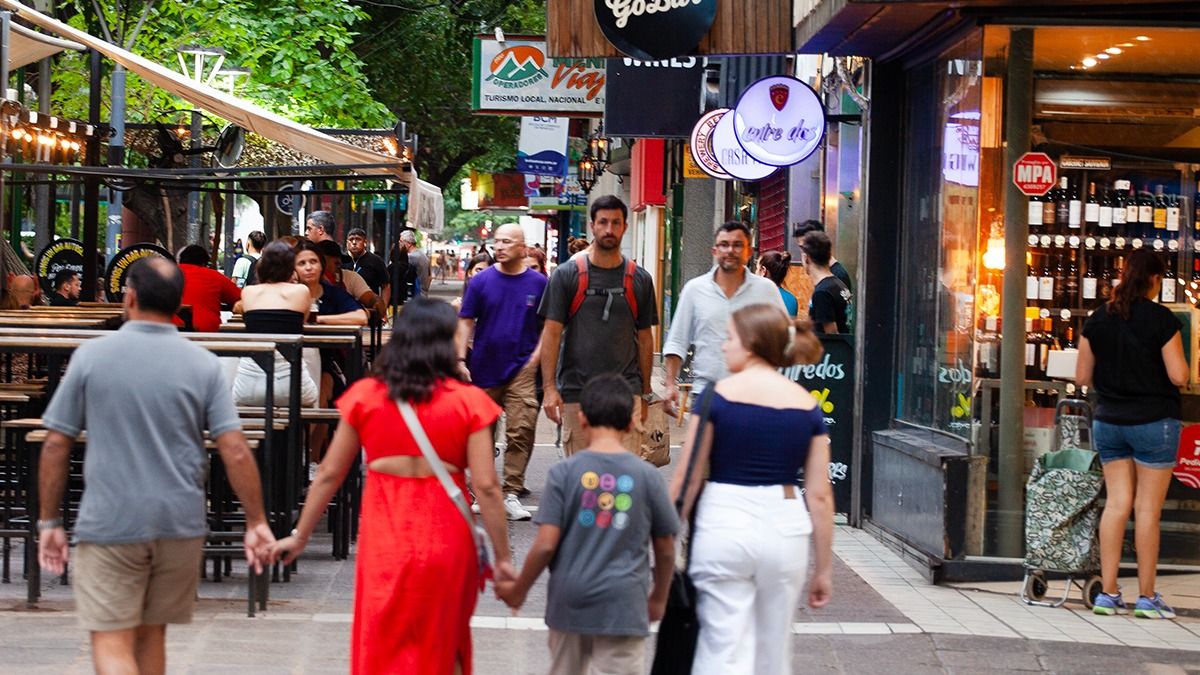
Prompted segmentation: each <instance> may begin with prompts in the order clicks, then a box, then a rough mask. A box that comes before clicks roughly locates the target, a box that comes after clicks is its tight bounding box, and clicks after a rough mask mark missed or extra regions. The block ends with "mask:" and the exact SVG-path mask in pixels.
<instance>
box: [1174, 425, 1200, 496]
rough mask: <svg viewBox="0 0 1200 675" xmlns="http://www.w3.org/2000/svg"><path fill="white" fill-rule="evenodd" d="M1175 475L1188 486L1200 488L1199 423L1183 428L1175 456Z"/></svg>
mask: <svg viewBox="0 0 1200 675" xmlns="http://www.w3.org/2000/svg"><path fill="white" fill-rule="evenodd" d="M1174 474H1175V477H1176V478H1178V479H1179V482H1180V483H1183V484H1184V485H1186V486H1188V487H1190V488H1200V424H1192V425H1189V426H1186V427H1184V428H1183V432H1182V433H1180V434H1179V452H1178V454H1177V455H1176V457H1175V471H1174Z"/></svg>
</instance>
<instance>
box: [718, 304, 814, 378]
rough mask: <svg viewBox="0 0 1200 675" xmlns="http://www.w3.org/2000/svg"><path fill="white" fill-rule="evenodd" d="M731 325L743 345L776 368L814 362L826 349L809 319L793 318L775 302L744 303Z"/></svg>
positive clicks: (735, 313)
mask: <svg viewBox="0 0 1200 675" xmlns="http://www.w3.org/2000/svg"><path fill="white" fill-rule="evenodd" d="M733 328H734V330H736V331H737V334H738V338H739V339H741V341H742V346H743V347H745V348H746V349H747V350H748V351H750V352H751V353H752V354H754V355H755V356H758V357H759V358H761V359H763V360H764V361H766V362H767V363H769V364H771V365H772V366H775V367H776V368H786V367H788V366H794V365H797V364H801V365H804V364H809V363H816V362H817V361H818V360H820V358H821V355H822V354H823V353H824V352H825V349H824V347H822V346H821V341H820V339H818V338H817V335H816V333H815V332H814V331H813V328H812V322H811V321H793V320H792V319H791V317H789V316H788V315H787V313H786V312H784V311H783V308H782V307H776V306H775V305H767V304H758V305H747V306H745V307H743V308H741V309H739V310H737V311H736V312H734V313H733Z"/></svg>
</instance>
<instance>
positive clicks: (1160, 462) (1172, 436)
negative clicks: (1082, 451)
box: [1092, 418, 1183, 469]
mask: <svg viewBox="0 0 1200 675" xmlns="http://www.w3.org/2000/svg"><path fill="white" fill-rule="evenodd" d="M1181 428H1183V424H1182V423H1181V422H1180V421H1179V420H1174V419H1170V418H1167V419H1161V420H1155V421H1154V422H1147V423H1146V424H1132V425H1122V424H1109V423H1108V422H1101V421H1099V420H1095V421H1093V422H1092V445H1093V446H1094V447H1095V449H1096V452H1097V453H1099V454H1100V463H1101V464H1108V463H1109V462H1112V461H1116V460H1118V459H1132V460H1133V461H1135V462H1137V463H1138V464H1140V465H1142V466H1144V467H1146V468H1148V469H1168V468H1171V467H1173V466H1175V455H1176V451H1177V449H1178V447H1179V430H1180V429H1181Z"/></svg>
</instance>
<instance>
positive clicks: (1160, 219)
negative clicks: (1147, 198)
mask: <svg viewBox="0 0 1200 675" xmlns="http://www.w3.org/2000/svg"><path fill="white" fill-rule="evenodd" d="M1150 217H1151V218H1152V219H1153V221H1154V230H1155V232H1156V233H1157V232H1160V231H1164V230H1166V229H1167V198H1166V196H1165V195H1163V186H1161V185H1156V186H1154V206H1153V207H1152V211H1151V215H1150Z"/></svg>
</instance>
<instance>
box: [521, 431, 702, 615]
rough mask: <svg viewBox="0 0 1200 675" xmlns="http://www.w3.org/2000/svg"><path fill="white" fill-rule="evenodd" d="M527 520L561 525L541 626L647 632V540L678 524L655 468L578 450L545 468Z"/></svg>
mask: <svg viewBox="0 0 1200 675" xmlns="http://www.w3.org/2000/svg"><path fill="white" fill-rule="evenodd" d="M534 522H536V523H538V524H544V525H557V526H558V527H560V528H562V538H561V539H560V540H559V543H558V552H557V553H556V554H555V556H554V560H553V561H551V563H550V587H549V593H548V598H547V601H546V625H547V626H549V627H551V628H553V629H555V630H559V631H564V632H569V633H584V634H589V635H641V636H645V635H647V634H648V632H649V624H648V618H647V616H646V598H647V596H648V595H649V594H650V538H651V537H665V536H668V535H672V534H675V532H676V531H677V530H678V529H679V519H678V518H677V517H676V515H675V507H674V506H673V505H672V504H671V500H670V498H669V497H668V496H667V486H666V483H665V482H664V481H663V478H662V476H661V475H659V473H658V471H656V470H655V469H654V467H652V466H650V465H649V464H647V463H646V462H645V460H643V459H641V458H639V457H637V456H635V455H632V454H630V453H620V454H612V453H601V452H593V451H591V450H584V451H582V452H578V453H576V454H574V455H572V456H571V457H570V458H569V459H567V460H566V461H564V462H560V463H558V464H557V465H555V466H554V467H553V468H551V469H550V475H549V477H548V478H547V479H546V491H545V494H544V495H543V496H542V501H541V503H540V504H539V505H538V512H537V515H536V516H534Z"/></svg>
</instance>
